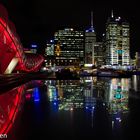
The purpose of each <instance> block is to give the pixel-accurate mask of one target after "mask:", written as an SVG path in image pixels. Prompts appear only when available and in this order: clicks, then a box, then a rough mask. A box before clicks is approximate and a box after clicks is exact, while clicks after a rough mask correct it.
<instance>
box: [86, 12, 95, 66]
mask: <svg viewBox="0 0 140 140" xmlns="http://www.w3.org/2000/svg"><path fill="white" fill-rule="evenodd" d="M95 44H96V33H95V31H94V28H93V12H91V27H90V28H89V29H87V30H86V31H85V63H86V64H94V60H93V58H94V57H92V56H94V45H95Z"/></svg>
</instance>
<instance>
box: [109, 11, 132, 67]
mask: <svg viewBox="0 0 140 140" xmlns="http://www.w3.org/2000/svg"><path fill="white" fill-rule="evenodd" d="M129 31H130V27H129V23H128V22H126V21H125V20H123V19H121V17H117V18H116V17H114V15H113V11H112V15H111V17H110V18H108V20H107V24H106V65H107V66H111V67H114V68H123V67H124V68H127V66H129V65H130V32H129Z"/></svg>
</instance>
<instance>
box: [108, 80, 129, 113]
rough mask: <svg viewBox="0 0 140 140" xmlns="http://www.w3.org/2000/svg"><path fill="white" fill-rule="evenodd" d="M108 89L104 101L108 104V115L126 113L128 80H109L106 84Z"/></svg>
mask: <svg viewBox="0 0 140 140" xmlns="http://www.w3.org/2000/svg"><path fill="white" fill-rule="evenodd" d="M107 84H108V86H109V88H108V90H106V92H107V93H106V101H107V103H108V108H109V113H111V114H116V113H118V112H122V113H124V112H126V111H128V94H129V88H130V87H129V86H130V80H129V79H125V78H122V79H117V78H114V79H111V81H110V83H109V82H108V83H107Z"/></svg>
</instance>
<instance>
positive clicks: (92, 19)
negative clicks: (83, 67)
mask: <svg viewBox="0 0 140 140" xmlns="http://www.w3.org/2000/svg"><path fill="white" fill-rule="evenodd" d="M91 27H92V28H93V11H91Z"/></svg>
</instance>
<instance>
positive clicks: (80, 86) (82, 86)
mask: <svg viewBox="0 0 140 140" xmlns="http://www.w3.org/2000/svg"><path fill="white" fill-rule="evenodd" d="M94 82H95V81H94ZM46 83H47V84H46V85H47V94H48V97H49V100H50V102H52V103H54V101H57V102H59V103H58V109H59V110H70V111H73V110H74V109H78V108H81V109H82V108H85V109H87V110H92V109H94V107H95V104H96V99H95V98H94V96H93V78H88V79H82V80H80V81H79V80H63V81H61V80H60V81H55V83H53V82H50V81H46ZM53 85H55V86H53ZM54 104H56V103H54Z"/></svg>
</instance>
